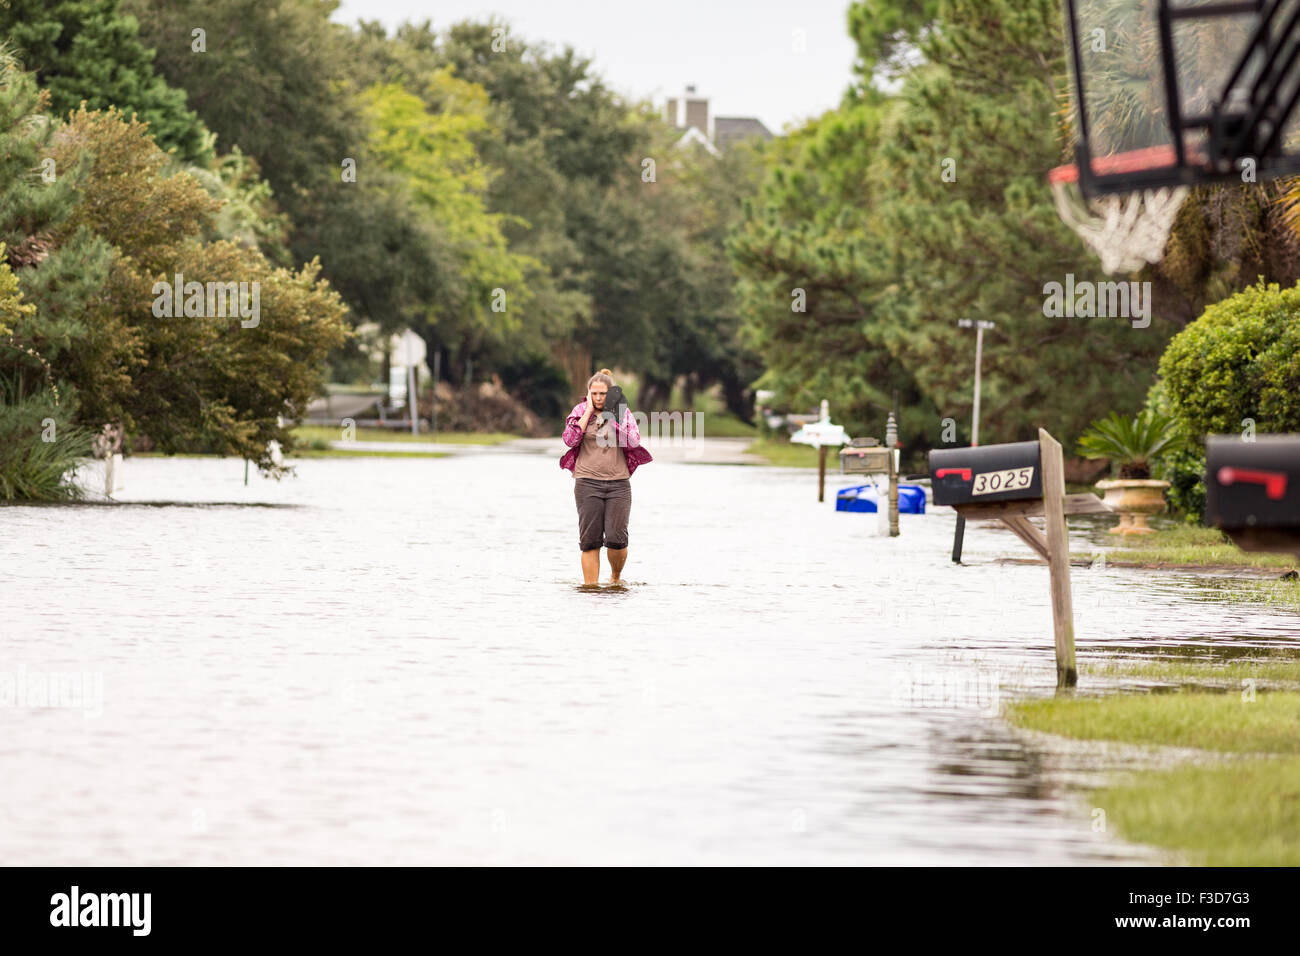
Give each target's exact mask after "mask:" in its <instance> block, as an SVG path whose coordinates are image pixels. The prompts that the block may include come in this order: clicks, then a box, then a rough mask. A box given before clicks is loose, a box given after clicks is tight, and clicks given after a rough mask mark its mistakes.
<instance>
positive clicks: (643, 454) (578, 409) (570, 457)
mask: <svg viewBox="0 0 1300 956" xmlns="http://www.w3.org/2000/svg"><path fill="white" fill-rule="evenodd" d="M586 410H587V400H586V399H585V398H584V399H583V400H582V401H580V402H579V403H578V404H577V405H574V406H573V411H571V412H569V417H568V419H567V420H566V421H565V423H564V444H566V445H568V446H569V450H568V451H566V452H565V453H564V454H563V455H561V456H560V467H561V468H564V469H567V470H568V471H573V469H574V467H575V466H576V465H577V463H578V452H579V450H580V449H581V448H582V429H580V428H579V427H578V419H579V418H581V417H582V413H583V412H584V411H586ZM611 424H612V425H613V426H614V430H615V432H617V433H618V444H619V447H620V448H622V449H623V459H624V460H625V461H626V462H627V474H628V477H629V478H630V477H631V476H632V473H633V472H634V471H636V469H637V466H638V465H644V464H645V463H646V462H650V461H654V459H653V458H651V457H650V452H648V451H646V450H645V449H644V448H642V447H641V429H639V428H637V425H636V418H635V417H634V416H633V415H632V410H631V409H630V408H628V409H624V412H623V424H621V425H620V424H619V423H618V422H611Z"/></svg>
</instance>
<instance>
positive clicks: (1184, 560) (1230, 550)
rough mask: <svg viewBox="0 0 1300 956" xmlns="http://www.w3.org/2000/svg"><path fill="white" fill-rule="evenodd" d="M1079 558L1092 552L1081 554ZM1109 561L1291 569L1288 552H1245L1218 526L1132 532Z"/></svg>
mask: <svg viewBox="0 0 1300 956" xmlns="http://www.w3.org/2000/svg"><path fill="white" fill-rule="evenodd" d="M1077 557H1080V558H1088V557H1091V555H1087V554H1080V555H1077ZM1106 563H1107V564H1117V565H1126V564H1133V565H1138V566H1147V565H1149V566H1155V567H1162V566H1169V567H1179V566H1181V567H1218V568H1292V567H1295V566H1296V559H1295V557H1293V556H1292V555H1289V554H1270V553H1267V552H1257V551H1242V550H1241V549H1240V548H1238V547H1237V546H1236V545H1235V544H1233V543H1232V542H1231V541H1229V540H1228V538H1227V537H1226V536H1225V535H1224V533H1223V532H1222V531H1219V530H1218V529H1216V528H1200V527H1193V526H1191V525H1187V526H1185V527H1176V528H1165V529H1163V530H1160V531H1157V532H1156V533H1155V534H1148V535H1130V536H1129V537H1128V539H1127V540H1126V541H1124V542H1123V547H1119V548H1116V549H1115V550H1114V551H1111V552H1110V553H1108V554H1107V555H1106Z"/></svg>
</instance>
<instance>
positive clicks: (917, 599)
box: [0, 454, 1296, 864]
mask: <svg viewBox="0 0 1300 956" xmlns="http://www.w3.org/2000/svg"><path fill="white" fill-rule="evenodd" d="M299 470H300V476H299V477H298V478H297V479H292V480H286V481H284V482H281V483H278V484H277V483H274V482H266V481H259V480H257V479H256V478H255V479H254V482H253V484H252V486H251V487H249V488H247V489H246V488H244V486H243V468H242V465H241V464H240V463H239V462H235V461H215V460H194V459H177V460H157V459H151V460H133V461H132V462H130V463H129V464H128V469H127V481H128V491H127V492H126V494H128V495H129V496H131V497H132V498H134V499H137V500H140V501H143V502H160V501H181V502H190V503H192V504H195V506H192V507H158V506H143V505H117V506H94V507H90V506H87V507H53V508H34V507H13V508H6V509H3V510H2V511H0V518H2V519H3V521H4V526H5V535H4V536H3V539H2V543H0V556H2V557H3V561H4V566H5V567H6V569H7V570H8V573H7V575H6V577H5V578H4V580H3V583H0V598H2V599H3V601H4V607H5V608H6V615H5V619H4V621H3V622H2V623H0V675H3V674H8V675H14V674H17V673H18V672H19V670H20V669H22V671H23V673H24V674H26V675H33V674H50V673H56V672H61V671H70V670H74V669H75V670H77V671H87V672H94V673H98V674H101V675H102V678H103V713H102V716H100V717H98V718H89V717H86V716H84V715H83V713H82V712H80V711H78V710H75V709H74V708H71V707H67V708H60V707H50V706H14V705H11V706H6V707H3V708H0V720H3V722H4V724H3V726H4V731H5V732H4V734H3V738H2V742H0V766H2V767H3V770H4V776H5V780H6V785H5V787H4V789H3V791H2V792H0V814H3V818H4V819H5V821H6V825H5V826H4V827H3V828H2V829H0V857H2V858H3V859H5V860H6V861H7V862H10V863H38V862H39V863H46V864H72V863H110V862H111V863H123V864H130V863H138V864H167V863H182V862H187V863H219V864H227V863H294V862H296V863H376V864H384V863H399V862H401V863H421V862H448V863H463V862H484V863H492V862H496V863H596V862H620V863H673V862H680V863H765V862H766V863H814V862H816V863H852V862H861V863H918V864H920V863H1001V864H1025V863H1080V862H1095V861H1100V860H1138V859H1142V858H1143V856H1144V851H1142V850H1140V849H1138V848H1130V847H1125V846H1123V845H1120V844H1116V843H1114V842H1112V841H1110V840H1108V839H1107V838H1105V837H1104V835H1098V834H1095V833H1093V832H1092V830H1091V827H1090V825H1089V823H1090V821H1089V818H1088V814H1087V808H1086V807H1083V806H1082V804H1081V803H1080V802H1079V799H1078V797H1077V793H1076V791H1075V790H1072V789H1071V788H1070V787H1069V786H1067V781H1068V780H1073V779H1074V777H1071V776H1068V775H1067V776H1062V775H1061V774H1060V773H1058V772H1057V771H1055V770H1053V769H1051V768H1049V767H1045V766H1044V765H1043V763H1042V760H1043V757H1042V756H1041V755H1040V754H1039V753H1038V752H1037V751H1036V750H1035V749H1034V748H1033V747H1030V746H1028V745H1026V744H1025V743H1023V742H1022V740H1021V738H1019V737H1018V736H1016V735H1015V734H1013V733H1012V732H1011V731H1010V730H1009V729H1008V728H1007V727H1006V726H1005V725H1004V724H1003V723H1002V722H1001V721H1000V720H999V719H998V718H997V716H996V713H997V710H998V707H999V706H1000V704H1001V703H1002V702H1004V701H1005V699H1006V698H1007V696H1008V695H1010V694H1017V693H1037V694H1047V693H1052V692H1053V691H1054V681H1055V668H1054V661H1053V655H1052V629H1051V609H1050V603H1049V600H1048V593H1047V573H1046V569H1045V568H1043V567H1041V566H1035V565H1009V564H1000V563H998V562H997V560H996V559H997V558H999V557H1000V556H1006V555H1013V556H1021V551H1022V550H1023V548H1022V546H1021V545H1020V543H1019V541H1018V540H1017V539H1015V538H1014V537H1012V536H1011V535H1010V534H1008V533H1006V532H1002V531H998V530H993V529H987V528H979V527H972V528H970V529H968V532H967V536H966V546H965V560H966V562H967V566H965V567H954V566H953V565H952V564H951V563H950V561H949V559H948V554H949V552H950V550H951V541H952V528H953V519H952V514H951V512H949V511H947V509H937V511H936V512H935V513H932V514H930V515H924V516H910V515H908V516H904V517H903V524H902V526H903V535H902V537H900V538H898V539H894V540H890V539H886V538H879V537H876V536H875V535H874V531H875V520H874V516H871V515H862V514H846V513H837V512H835V511H834V510H833V508H834V505H833V501H834V496H833V494H828V495H827V498H828V501H827V502H826V503H825V504H818V503H817V501H816V494H815V479H814V478H813V477H812V476H810V475H809V474H808V473H806V472H801V471H794V470H786V469H769V468H735V467H721V466H718V467H714V466H705V465H680V464H670V463H660V464H657V465H656V466H654V467H651V468H646V469H643V470H638V472H637V475H636V477H635V479H634V481H635V482H636V486H637V487H636V493H637V496H636V504H635V507H634V508H633V512H632V521H631V548H630V559H629V563H628V567H627V572H626V573H627V574H628V575H629V578H628V585H629V586H628V587H626V588H599V589H595V590H588V589H585V588H583V587H581V585H580V581H581V578H580V571H579V566H578V554H579V552H578V548H577V528H576V518H575V516H574V514H573V513H572V510H573V500H572V494H571V485H570V484H569V482H570V481H571V479H570V478H569V476H568V475H567V474H566V473H564V472H561V471H560V470H559V469H557V468H556V467H555V461H554V458H553V457H551V456H545V455H528V454H518V455H513V454H490V455H464V456H458V457H452V458H446V459H438V460H416V461H406V460H393V459H371V460H367V459H350V460H313V461H306V462H303V463H302V464H300V465H299ZM845 483H846V484H847V483H848V482H847V481H846V482H845ZM833 488H834V481H832V482H831V489H833ZM831 489H828V491H829V490H831ZM204 500H214V501H222V502H227V503H229V504H227V505H224V506H219V507H214V506H200V505H199V504H198V503H201V502H203V501H204ZM253 503H257V504H261V505H280V506H284V507H247V506H246V505H247V504H253ZM1072 533H1073V534H1074V536H1075V538H1076V539H1077V540H1076V542H1075V544H1076V548H1077V550H1088V549H1095V548H1096V547H1097V543H1096V542H1095V541H1093V540H1092V538H1095V537H1096V536H1097V535H1096V533H1095V529H1094V528H1093V527H1092V526H1091V525H1089V524H1087V523H1086V522H1081V523H1080V524H1079V525H1078V527H1076V528H1074V529H1073V532H1072ZM1090 536H1091V537H1090ZM607 576H608V569H607V568H603V569H602V578H607ZM1213 592H1214V587H1213V586H1212V585H1203V584H1201V583H1199V582H1198V581H1197V580H1196V579H1195V576H1192V575H1186V574H1183V575H1179V574H1152V573H1143V572H1137V571H1132V570H1127V569H1120V568H1110V569H1100V568H1099V569H1095V570H1094V569H1089V568H1079V569H1076V570H1075V572H1074V604H1075V613H1076V633H1077V635H1078V641H1079V648H1080V656H1081V658H1084V657H1086V656H1087V655H1090V654H1101V653H1106V654H1111V653H1115V652H1119V653H1122V654H1127V655H1136V654H1139V653H1143V652H1145V651H1146V650H1147V649H1148V648H1151V647H1153V646H1155V645H1157V644H1158V645H1159V647H1160V649H1161V652H1162V653H1172V652H1177V651H1180V650H1181V651H1186V652H1194V653H1219V651H1220V649H1221V648H1224V647H1232V648H1240V649H1252V652H1257V651H1258V649H1259V648H1264V647H1269V646H1274V647H1275V646H1278V645H1279V644H1280V643H1281V642H1283V641H1285V642H1286V643H1288V644H1290V645H1292V646H1294V644H1295V641H1296V634H1295V627H1294V626H1295V621H1296V617H1295V615H1293V614H1285V613H1282V612H1279V611H1276V610H1272V609H1270V608H1268V607H1267V606H1263V605H1252V606H1244V607H1237V606H1234V608H1233V609H1232V612H1231V616H1230V619H1228V620H1225V618H1226V617H1227V615H1226V614H1225V611H1226V607H1227V606H1226V605H1225V604H1224V603H1223V602H1222V601H1217V602H1216V601H1215V600H1213V598H1212V594H1213ZM1207 594H1209V595H1211V597H1210V599H1204V598H1205V596H1206V595H1207ZM1086 680H1087V678H1086V677H1085V683H1086ZM1086 689H1087V688H1086V687H1085V691H1086ZM28 703H29V704H30V701H28Z"/></svg>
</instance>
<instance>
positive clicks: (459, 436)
mask: <svg viewBox="0 0 1300 956" xmlns="http://www.w3.org/2000/svg"><path fill="white" fill-rule="evenodd" d="M293 434H294V437H295V438H297V439H298V440H299V441H300V442H302V443H303V445H304V446H306V445H310V444H311V443H312V442H331V441H342V440H343V429H341V428H334V427H332V426H329V425H299V426H298V427H297V428H295V429H294V430H293ZM353 437H354V438H355V439H356V440H357V441H387V442H417V443H418V442H433V441H436V442H443V443H445V444H449V445H498V444H500V443H501V442H504V441H510V440H511V439H514V438H518V437H519V436H518V435H511V434H509V433H508V432H435V433H432V434H430V433H429V432H421V433H420V434H418V435H412V434H411V433H410V432H409V431H401V430H398V429H389V428H358V429H357V430H356V434H355V435H354V436H353Z"/></svg>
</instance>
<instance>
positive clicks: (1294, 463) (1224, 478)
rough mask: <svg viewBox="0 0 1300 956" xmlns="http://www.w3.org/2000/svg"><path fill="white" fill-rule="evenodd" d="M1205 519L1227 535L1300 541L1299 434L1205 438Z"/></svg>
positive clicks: (1212, 436)
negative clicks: (1253, 533) (1262, 534)
mask: <svg viewBox="0 0 1300 956" xmlns="http://www.w3.org/2000/svg"><path fill="white" fill-rule="evenodd" d="M1205 518H1206V523H1207V524H1210V525H1212V526H1214V527H1216V528H1222V529H1223V530H1224V531H1227V532H1228V533H1229V534H1231V533H1232V532H1234V531H1242V530H1260V531H1281V532H1284V533H1287V535H1288V536H1290V535H1295V536H1300V435H1258V436H1256V438H1255V440H1254V441H1243V440H1242V439H1241V438H1239V437H1237V436H1235V435H1210V436H1209V437H1207V438H1206V439H1205ZM1238 543H1239V544H1241V543H1242V542H1240V541H1239V542H1238ZM1275 543H1281V542H1280V541H1275ZM1252 550H1254V549H1252ZM1287 550H1290V549H1287Z"/></svg>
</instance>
